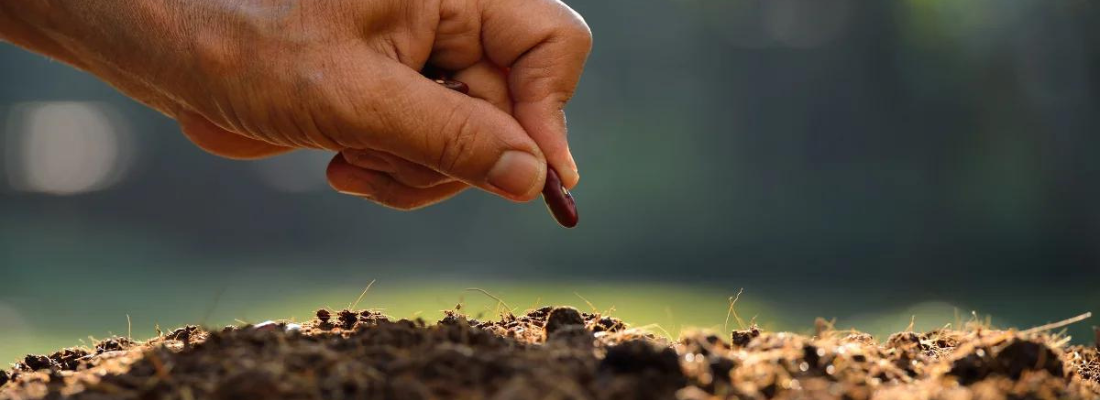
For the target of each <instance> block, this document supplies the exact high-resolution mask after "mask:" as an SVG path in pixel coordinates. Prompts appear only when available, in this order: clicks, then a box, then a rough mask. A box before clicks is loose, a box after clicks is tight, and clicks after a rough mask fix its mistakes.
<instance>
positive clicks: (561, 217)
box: [542, 167, 580, 228]
mask: <svg viewBox="0 0 1100 400" xmlns="http://www.w3.org/2000/svg"><path fill="white" fill-rule="evenodd" d="M542 199H543V201H545V202H546V209H547V210H550V215H553V216H554V219H556V220H558V223H559V224H561V226H564V227H566V228H572V227H574V226H577V221H579V220H580V216H579V215H577V202H576V201H575V200H573V195H572V194H570V193H569V190H567V189H566V188H565V186H562V184H561V178H560V177H558V172H557V171H554V168H553V167H550V168H547V169H546V186H543V187H542Z"/></svg>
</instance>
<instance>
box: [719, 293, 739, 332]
mask: <svg viewBox="0 0 1100 400" xmlns="http://www.w3.org/2000/svg"><path fill="white" fill-rule="evenodd" d="M744 291H745V288H741V290H738V291H737V295H736V296H733V297H730V298H729V302H730V307H729V310H726V322H724V323H722V332H729V324H730V315H733V317H734V318H736V319H737V326H738V327H740V328H741V329H745V321H743V320H741V317H739V316H738V315H737V310H734V306H736V305H737V300H738V299H740V298H741V293H743V292H744Z"/></svg>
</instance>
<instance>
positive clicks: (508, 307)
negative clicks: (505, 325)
mask: <svg viewBox="0 0 1100 400" xmlns="http://www.w3.org/2000/svg"><path fill="white" fill-rule="evenodd" d="M466 290H467V291H472V292H481V294H483V295H486V296H489V298H492V299H493V300H496V301H497V307H500V306H501V305H502V304H503V305H504V308H507V309H509V310H511V309H512V306H510V305H508V303H505V302H504V300H501V299H500V297H496V296H494V295H493V294H492V293H489V292H488V291H487V290H485V289H482V288H476V287H474V288H466Z"/></svg>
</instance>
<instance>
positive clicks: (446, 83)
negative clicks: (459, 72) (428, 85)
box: [435, 79, 470, 94]
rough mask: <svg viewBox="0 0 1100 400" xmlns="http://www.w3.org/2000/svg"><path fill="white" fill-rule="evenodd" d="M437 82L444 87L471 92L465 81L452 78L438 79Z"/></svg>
mask: <svg viewBox="0 0 1100 400" xmlns="http://www.w3.org/2000/svg"><path fill="white" fill-rule="evenodd" d="M435 83H438V84H440V85H443V87H445V88H447V89H451V90H454V91H456V92H459V93H462V94H470V87H469V86H467V85H466V84H465V83H463V82H459V81H455V80H450V79H436V80H435Z"/></svg>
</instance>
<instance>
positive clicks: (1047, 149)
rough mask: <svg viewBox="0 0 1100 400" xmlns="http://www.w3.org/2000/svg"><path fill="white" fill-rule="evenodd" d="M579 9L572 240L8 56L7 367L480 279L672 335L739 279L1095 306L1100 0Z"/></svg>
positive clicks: (895, 323) (1005, 321) (821, 307)
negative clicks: (408, 194)
mask: <svg viewBox="0 0 1100 400" xmlns="http://www.w3.org/2000/svg"><path fill="white" fill-rule="evenodd" d="M569 3H570V5H571V6H573V7H574V8H575V9H577V10H578V11H579V12H580V13H581V14H583V15H584V16H585V17H586V19H587V20H588V22H589V24H590V25H591V27H592V30H593V32H594V36H595V39H596V48H595V51H594V53H593V54H592V58H591V60H590V63H589V68H588V70H587V72H586V75H585V77H584V79H583V80H582V82H581V87H580V89H579V91H578V94H577V97H576V98H575V100H574V101H573V102H572V103H571V105H570V107H569V109H568V112H569V117H570V120H569V122H570V128H571V136H570V140H571V143H572V146H573V154H574V155H575V156H576V158H577V160H578V163H579V165H580V168H581V174H582V176H583V179H582V182H581V185H580V186H579V187H578V188H577V190H576V191H575V194H576V196H577V198H578V204H579V206H580V211H581V214H582V218H581V224H580V226H579V227H578V228H577V229H575V230H571V231H566V230H563V229H561V228H559V227H557V226H556V225H555V224H554V223H553V222H552V220H551V218H550V217H549V215H547V213H546V211H545V210H544V208H543V206H542V205H541V204H538V203H531V204H511V203H508V202H506V201H504V200H500V199H496V198H492V197H491V196H488V195H486V194H484V193H475V192H468V193H465V194H462V195H461V196H459V197H458V198H456V199H454V200H452V201H450V202H448V203H446V204H441V205H437V206H434V207H432V208H429V209H425V210H421V211H417V212H413V213H402V212H397V211H392V210H388V209H384V208H381V207H378V206H375V205H373V204H370V203H366V202H363V201H361V200H358V199H355V198H351V197H346V196H341V195H338V194H336V193H333V192H331V190H329V189H328V188H327V186H326V184H325V181H324V167H325V164H326V163H327V160H328V159H329V158H330V155H328V154H323V153H320V152H298V153H292V154H290V155H286V156H280V157H276V158H273V159H269V160H264V161H257V162H240V161H230V160H223V159H218V158H216V157H214V156H210V155H207V154H205V153H203V152H202V151H200V150H198V149H197V148H195V147H194V146H192V145H191V144H190V143H189V142H188V141H187V140H186V139H185V138H184V137H183V136H182V135H181V134H180V133H179V129H178V128H177V127H176V125H175V124H174V123H173V121H171V120H168V119H166V118H164V117H163V116H161V115H160V114H157V113H155V112H153V111H150V110H148V109H145V108H144V107H142V106H141V105H139V104H137V103H135V102H133V101H131V100H129V99H127V98H125V97H123V96H122V95H120V94H118V93H117V92H115V91H114V90H113V89H111V88H110V87H109V86H106V85H105V84H103V83H101V82H99V81H97V80H96V79H94V78H93V77H91V76H89V75H87V74H85V73H82V72H79V71H76V70H73V69H70V68H68V67H67V66H65V65H62V64H59V63H56V62H52V61H50V60H48V59H46V58H44V57H41V56H37V55H33V54H30V53H27V52H25V51H23V50H21V49H18V48H16V47H14V46H12V45H10V44H2V45H0V118H2V119H0V132H2V136H0V137H2V140H0V143H2V144H3V151H0V157H3V160H2V162H0V168H3V173H2V174H0V362H8V361H14V360H15V359H16V358H17V357H19V356H21V355H22V354H26V353H35V352H46V351H49V350H52V349H55V348H58V347H60V346H68V345H75V344H79V343H80V340H81V338H86V337H87V336H88V335H92V336H96V337H103V336H106V335H108V334H109V333H111V332H113V333H115V334H126V330H127V323H126V316H127V315H129V316H130V318H131V321H132V323H133V325H132V330H133V336H134V337H135V338H145V337H148V336H151V335H152V334H153V327H154V325H155V324H159V325H160V326H161V327H163V328H166V329H170V328H171V327H175V326H178V325H180V324H184V323H196V322H206V323H208V324H228V323H234V320H235V319H240V320H244V321H249V322H258V321H262V320H265V319H275V318H297V319H299V320H301V319H305V318H308V317H309V315H310V313H311V311H312V310H314V309H316V308H317V307H321V306H330V307H343V306H346V305H347V303H349V302H351V301H352V300H354V299H355V297H356V296H358V294H359V292H360V291H361V290H362V288H363V287H364V286H365V285H366V284H367V282H370V281H371V280H372V279H379V281H378V283H377V284H376V285H375V286H374V288H372V289H371V292H370V293H369V294H368V295H367V298H366V300H364V302H363V303H362V304H361V306H366V307H376V308H382V309H384V310H385V311H386V312H387V313H390V314H391V315H395V316H399V317H408V316H414V315H418V316H422V317H423V318H425V319H427V320H434V319H437V318H438V317H439V316H440V313H439V310H443V309H447V308H450V307H453V306H454V305H455V304H457V303H459V302H461V301H464V302H465V303H466V304H467V307H466V309H467V310H470V312H471V313H474V314H477V313H489V314H491V310H492V308H493V304H494V301H493V300H490V299H488V298H486V297H485V296H483V295H481V294H478V293H474V292H468V291H465V290H464V289H465V288H468V287H475V286H476V287H480V288H483V289H486V290H489V291H490V292H493V293H495V294H497V295H499V296H501V297H502V298H503V299H504V300H505V301H507V302H508V303H509V304H510V305H511V306H512V307H518V308H520V309H523V308H527V307H530V306H533V305H534V304H536V303H540V304H549V303H554V304H561V303H566V304H572V305H575V306H578V307H580V308H582V309H587V308H588V306H587V305H586V304H585V302H584V301H583V300H581V299H580V298H579V297H578V296H577V295H578V294H579V295H580V296H583V297H584V298H586V299H588V300H589V301H591V302H592V303H593V304H594V305H595V306H596V307H597V308H599V309H601V310H606V309H609V308H611V307H614V309H615V311H614V312H613V313H612V315H617V316H620V317H623V318H625V319H627V320H628V321H629V322H633V323H634V324H635V325H637V326H642V325H649V324H659V326H660V327H659V328H657V327H651V329H657V330H664V331H668V332H669V333H670V334H672V335H675V334H676V333H677V332H678V331H679V330H680V329H681V328H682V327H689V326H694V327H703V328H716V329H721V328H722V325H723V322H724V320H725V316H726V308H727V298H728V297H729V296H732V295H734V294H735V293H737V291H738V289H739V288H742V287H744V288H745V294H744V295H743V296H742V298H741V301H740V302H739V303H738V310H739V313H740V314H741V316H742V317H744V318H746V319H748V318H751V317H752V316H756V317H757V320H758V322H760V323H761V324H763V325H764V326H766V327H768V328H770V329H789V330H795V331H806V330H809V329H810V328H811V327H812V322H813V318H814V317H815V316H822V317H826V318H837V325H838V327H842V328H847V327H856V328H860V329H864V330H868V331H870V332H873V333H875V334H876V335H879V337H880V338H881V337H882V336H881V335H884V334H886V333H888V332H891V331H896V330H900V329H903V328H905V327H906V326H907V325H908V324H909V321H910V318H911V316H914V315H915V316H916V326H917V327H918V328H931V327H939V326H942V325H944V324H946V323H952V322H953V321H955V313H956V311H958V313H959V314H961V315H962V316H963V318H966V317H968V316H969V315H970V312H971V310H977V311H978V312H979V313H982V314H991V315H992V316H993V321H994V324H996V325H1002V326H1023V327H1026V326H1031V325H1038V324H1042V323H1045V322H1049V321H1052V320H1060V319H1063V318H1067V317H1071V316H1074V315H1077V314H1079V313H1081V312H1085V311H1100V290H1097V289H1096V288H1097V287H1100V285H1098V284H1100V158H1098V157H1097V154H1098V150H1100V134H1098V133H1100V113H1098V111H1100V3H1097V2H1093V1H1080V0H1053V1H1051V0H972V1H957V0H911V1H889V2H872V1H856V0H835V1H814V0H768V1H764V0H756V1H751V0H601V1H588V2H581V1H571V2H569ZM1095 324H1098V323H1097V322H1096V319H1093V320H1092V321H1086V322H1084V323H1080V324H1077V325H1074V326H1073V327H1071V328H1070V333H1071V334H1073V335H1074V336H1075V337H1076V341H1077V342H1081V343H1083V342H1086V341H1091V339H1090V338H1091V332H1090V325H1095ZM732 325H733V323H732V322H731V326H732ZM84 341H85V342H87V341H88V339H84Z"/></svg>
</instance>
